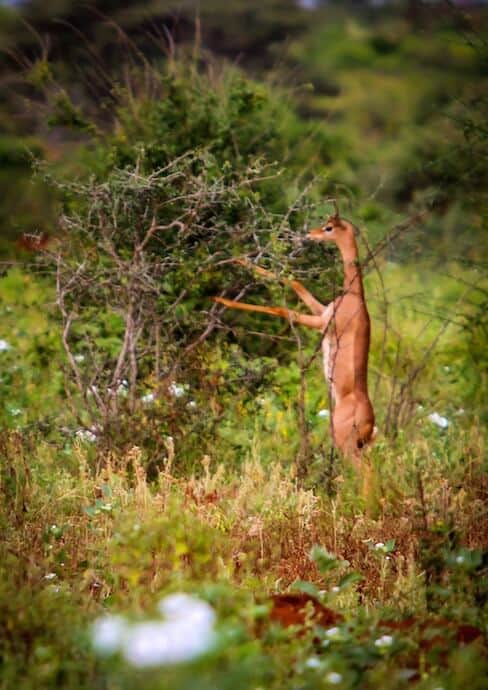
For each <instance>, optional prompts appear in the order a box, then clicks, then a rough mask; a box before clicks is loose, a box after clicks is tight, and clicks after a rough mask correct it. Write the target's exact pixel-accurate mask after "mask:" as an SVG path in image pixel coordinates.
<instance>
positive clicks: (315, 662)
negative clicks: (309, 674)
mask: <svg viewBox="0 0 488 690" xmlns="http://www.w3.org/2000/svg"><path fill="white" fill-rule="evenodd" d="M321 666H322V663H321V661H320V659H319V658H318V656H311V657H310V658H309V659H307V660H306V661H305V667H306V668H320V667H321Z"/></svg>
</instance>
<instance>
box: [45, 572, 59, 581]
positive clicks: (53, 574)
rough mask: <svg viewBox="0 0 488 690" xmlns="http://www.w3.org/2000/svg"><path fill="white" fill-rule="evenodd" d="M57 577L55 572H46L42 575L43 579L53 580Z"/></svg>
mask: <svg viewBox="0 0 488 690" xmlns="http://www.w3.org/2000/svg"><path fill="white" fill-rule="evenodd" d="M56 578H57V575H56V573H47V575H44V579H45V580H55V579H56Z"/></svg>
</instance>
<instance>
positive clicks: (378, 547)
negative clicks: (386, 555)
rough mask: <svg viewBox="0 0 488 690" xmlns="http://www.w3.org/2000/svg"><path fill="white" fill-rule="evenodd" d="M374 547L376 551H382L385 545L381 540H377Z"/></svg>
mask: <svg viewBox="0 0 488 690" xmlns="http://www.w3.org/2000/svg"><path fill="white" fill-rule="evenodd" d="M374 548H375V550H376V551H383V550H384V548H385V545H384V544H383V542H382V541H378V542H377V543H376V544H375V545H374Z"/></svg>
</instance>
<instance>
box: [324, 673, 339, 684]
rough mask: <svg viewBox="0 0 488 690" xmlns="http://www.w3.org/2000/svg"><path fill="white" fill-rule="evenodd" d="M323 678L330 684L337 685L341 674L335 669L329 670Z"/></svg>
mask: <svg viewBox="0 0 488 690" xmlns="http://www.w3.org/2000/svg"><path fill="white" fill-rule="evenodd" d="M325 680H326V681H327V682H328V683H330V684H331V685H339V683H341V682H342V675H341V674H340V673H337V672H336V671H331V672H330V673H328V674H327V675H326V676H325Z"/></svg>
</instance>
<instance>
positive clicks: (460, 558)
mask: <svg viewBox="0 0 488 690" xmlns="http://www.w3.org/2000/svg"><path fill="white" fill-rule="evenodd" d="M465 560H466V559H465V558H464V556H462V555H459V556H456V563H459V565H461V563H464V561H465Z"/></svg>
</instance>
